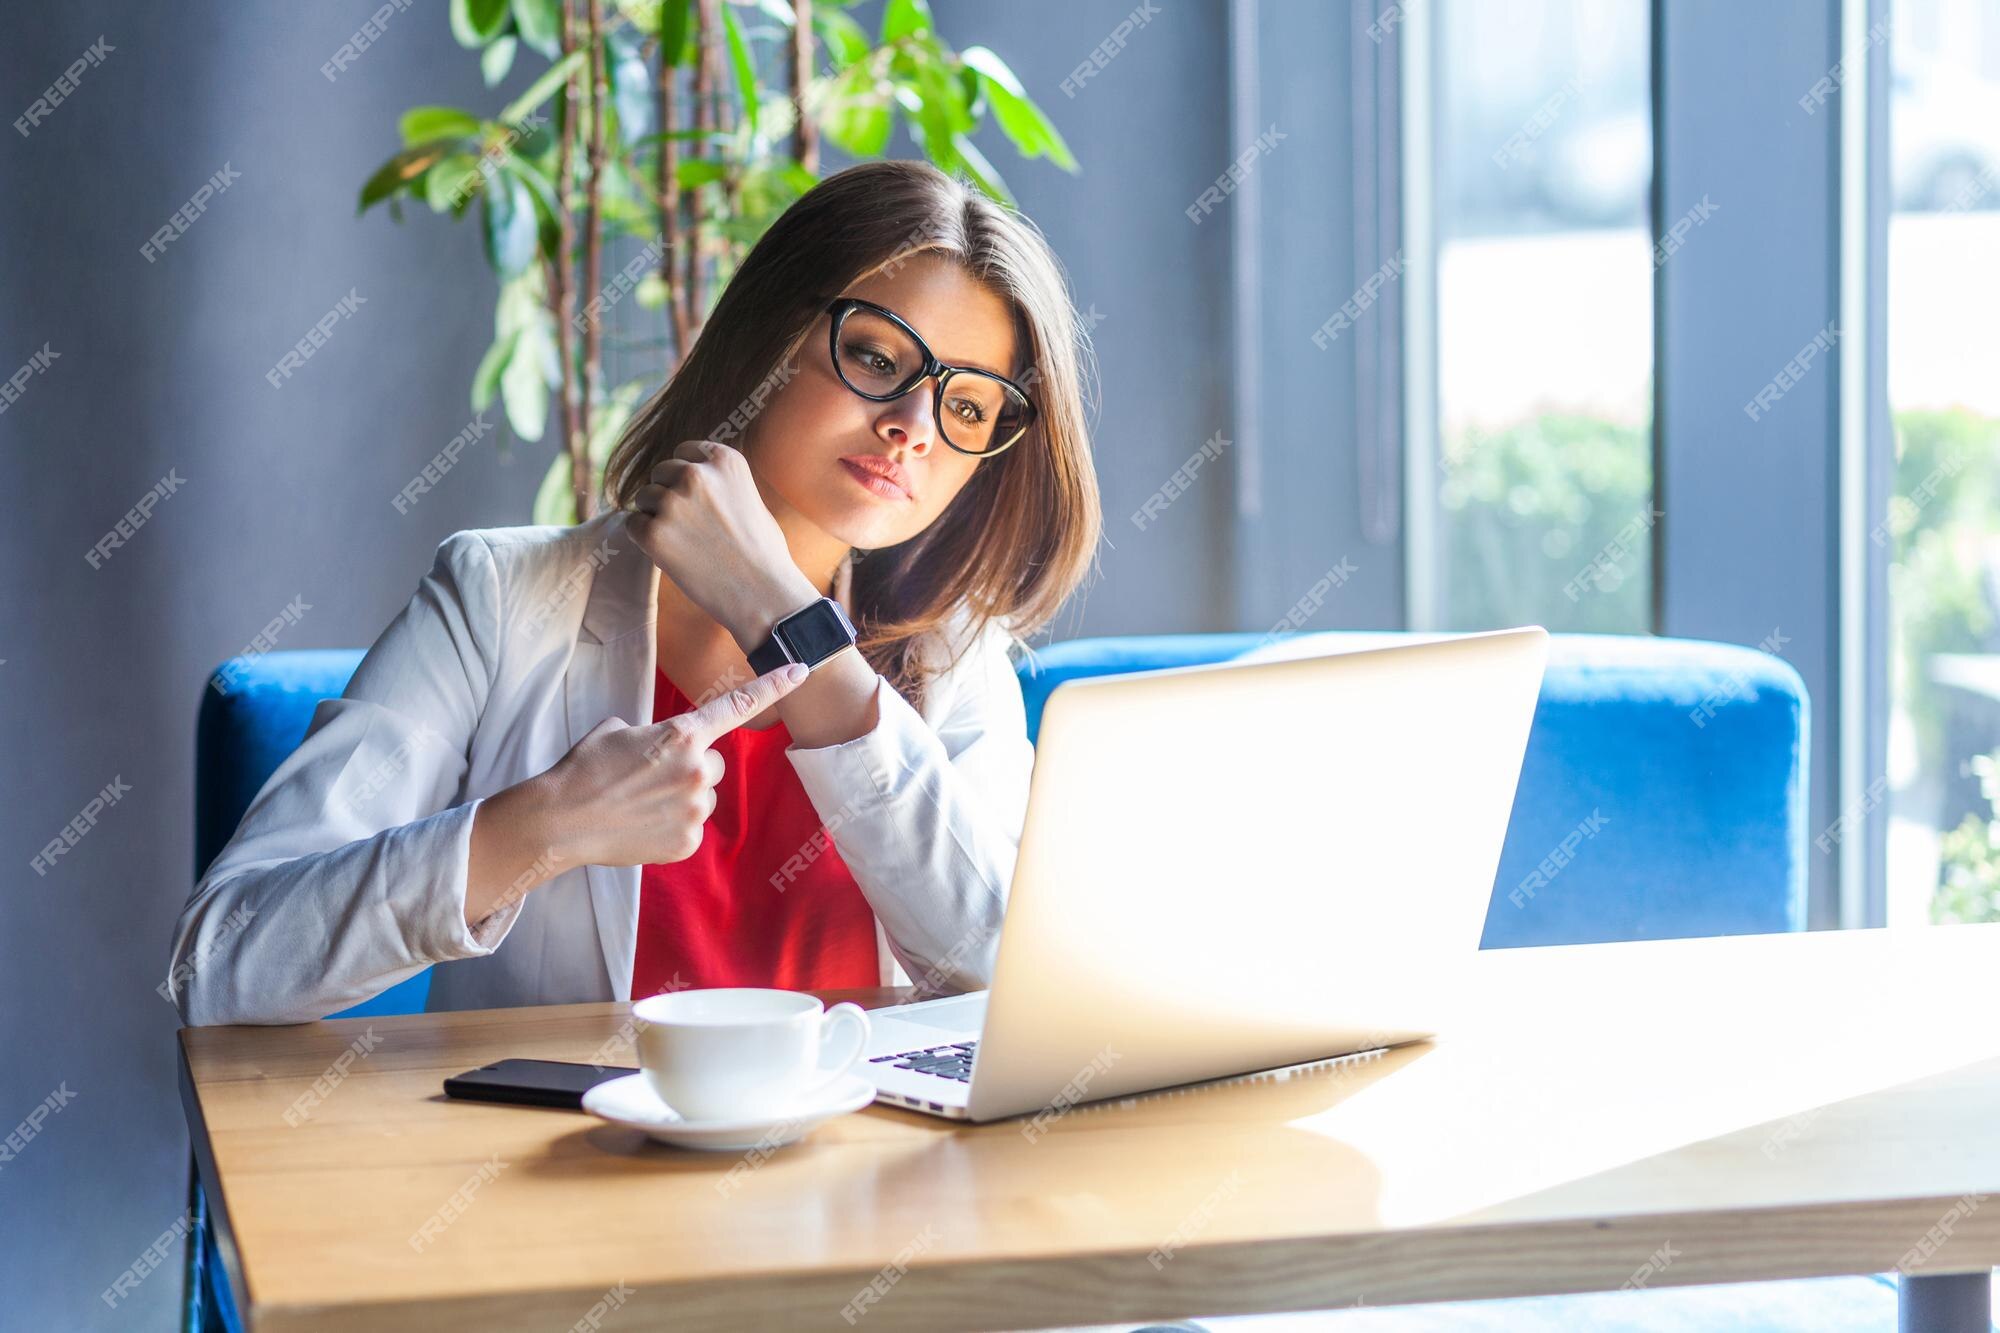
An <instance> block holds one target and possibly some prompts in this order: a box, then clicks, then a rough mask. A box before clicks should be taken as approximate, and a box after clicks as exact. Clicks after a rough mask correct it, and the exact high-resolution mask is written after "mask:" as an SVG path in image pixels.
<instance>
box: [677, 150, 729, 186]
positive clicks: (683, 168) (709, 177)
mask: <svg viewBox="0 0 2000 1333" xmlns="http://www.w3.org/2000/svg"><path fill="white" fill-rule="evenodd" d="M728 174H729V168H728V167H726V166H724V165H723V164H722V163H720V162H718V161H716V160H715V159H714V158H712V157H689V158H683V159H682V160H680V161H679V162H676V163H674V179H675V180H677V181H679V182H680V183H681V188H682V189H693V188H694V187H695V186H697V185H711V184H713V183H715V182H716V181H719V180H721V179H723V178H724V177H725V176H727V175H728Z"/></svg>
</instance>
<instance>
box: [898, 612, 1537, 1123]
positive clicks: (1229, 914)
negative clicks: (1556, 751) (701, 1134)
mask: <svg viewBox="0 0 2000 1333" xmlns="http://www.w3.org/2000/svg"><path fill="white" fill-rule="evenodd" d="M1324 642H1325V641H1324V640H1318V641H1316V640H1315V639H1314V638H1311V637H1304V638H1299V639H1289V640H1278V641H1274V643H1272V644H1270V645H1267V646H1266V647H1265V648H1263V649H1261V650H1260V651H1259V652H1257V653H1256V654H1253V655H1252V656H1251V657H1249V658H1243V659H1238V660H1236V661H1232V662H1226V663H1221V664H1217V665H1213V666H1194V667H1174V668H1169V669H1166V670H1160V671H1146V672H1139V673H1135V674H1128V675H1118V676H1099V677H1095V678H1090V679H1082V680H1072V681H1066V682H1064V683H1063V684H1061V685H1059V686H1057V687H1056V689H1055V690H1054V691H1053V692H1051V694H1050V695H1049V698H1048V702H1047V706H1046V708H1045V710H1044V712H1043V714H1042V727H1041V735H1040V738H1039V740H1038V742H1037V744H1036V753H1035V766H1034V774H1033V777H1032V780H1031V783H1030V787H1029V797H1028V813H1027V820H1026V823H1025V825H1024V827H1023V829H1022V833H1021V846H1020V855H1019V858H1018V860H1017V861H1016V863H1015V867H1014V878H1013V883H1012V887H1011V888H1010V890H1009V897H1008V905H1007V913H1006V919H1005V923H1004V925H1003V927H1002V929H1001V935H1000V942H999V951H998V957H997V960H996V962H995V966H994V972H993V980H992V985H991V987H990V988H989V989H987V990H983V991H975V992H972V993H969V994H965V995H955V996H949V997H946V998H943V999H935V1000H926V1001H923V1002H920V1003H915V1004H907V1005H896V1006H891V1007H888V1008H884V1009H877V1010H874V1011H873V1012H871V1013H870V1015H869V1019H870V1023H871V1025H872V1028H873V1034H872V1037H871V1040H870V1044H869V1049H868V1060H867V1062H866V1063H864V1064H863V1065H862V1066H861V1069H862V1071H864V1072H865V1073H866V1074H867V1075H868V1076H869V1078H870V1079H871V1080H872V1081H873V1082H874V1084H875V1089H876V1100H877V1101H879V1102H884V1103H887V1104H890V1105H894V1106H901V1107H907V1108H910V1109H912V1110H917V1111H922V1112H925V1113H927V1114H930V1115H937V1116H945V1117H949V1118H952V1119H962V1120H996V1119H1001V1118H1005V1117H1008V1116H1015V1115H1022V1114H1025V1113H1029V1112H1039V1111H1048V1110H1062V1109H1066V1108H1067V1107H1069V1106H1072V1105H1078V1104H1082V1103H1085V1102H1093V1101H1100V1100H1103V1099H1106V1098H1113V1097H1127V1096H1131V1095H1133V1094H1136V1093H1141V1092H1152V1091H1156V1090H1160V1089H1164V1088H1169V1087H1178V1086H1181V1085H1185V1084H1191V1083H1201V1082H1207V1081H1211V1080H1216V1079H1226V1078H1230V1077H1235V1076H1240V1075H1244V1074H1251V1073H1257V1072H1260V1071H1265V1070H1272V1069H1278V1068H1284V1067H1288V1066H1293V1065H1300V1064H1310V1063H1314V1062H1317V1061H1322V1060H1327V1059H1331V1058H1334V1057H1338V1056H1344V1055H1351V1054H1354V1053H1357V1052H1360V1051H1366V1050H1373V1049H1376V1048H1378V1047H1384V1046H1394V1045H1400V1044H1402V1043H1404V1042H1409V1041H1416V1040H1421V1039H1423V1038H1425V1037H1430V1036H1435V1035H1437V1034H1438V1033H1439V1032H1440V1031H1441V1030H1443V1029H1444V1028H1446V1027H1448V1026H1449V1024H1450V1021H1451V1016H1452V1013H1453V1012H1454V1010H1455V1008H1456V1007H1457V1005H1458V1004H1460V1003H1462V1000H1461V996H1460V989H1461V986H1460V983H1462V981H1463V980H1464V977H1465V974H1466V973H1467V972H1468V971H1469V970H1470V964H1471V963H1472V961H1473V958H1474V955H1475V953H1476V952H1477V950H1478V948H1479V940H1480V936H1481V934H1482V932H1483V930H1484V926H1485V921H1486V913H1487V905H1488V901H1489V899H1490V897H1491V894H1492V890H1493V882H1494V876H1495V874H1496V873H1497V871H1498V869H1499V861H1500V848H1501V843H1502V841H1503V839H1504V837H1505V835H1506V831H1507V819H1508V815H1509V813H1510V812H1511V811H1512V809H1513V804H1514V789H1515V785H1516V782H1517V780H1518V779H1519V777H1520V769H1521V759H1522V755H1523V753H1524V751H1525V749H1526V746H1527V740H1528V728H1529V724H1530V723H1531V721H1532V720H1533V718H1534V712H1535V700H1536V698H1537V696H1538V695H1539V693H1540V689H1541V680H1542V670H1543V667H1544V665H1545V664H1546V661H1547V657H1548V633H1547V631H1545V630H1543V629H1542V628H1540V627H1539V626H1529V627H1526V628H1522V629H1511V630H1500V631H1496V632H1493V633H1488V634H1473V635H1463V636H1451V637H1442V636H1441V637H1438V638H1436V639H1432V640H1428V641H1421V642H1415V643H1412V642H1409V641H1407V640H1399V642H1398V643H1397V644H1396V645H1395V646H1390V647H1382V648H1363V649H1359V650H1350V651H1334V652H1328V651H1326V649H1325V647H1324Z"/></svg>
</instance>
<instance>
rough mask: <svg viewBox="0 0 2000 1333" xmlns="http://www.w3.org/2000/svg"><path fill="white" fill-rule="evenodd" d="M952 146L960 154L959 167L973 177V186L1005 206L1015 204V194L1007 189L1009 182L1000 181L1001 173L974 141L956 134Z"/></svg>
mask: <svg viewBox="0 0 2000 1333" xmlns="http://www.w3.org/2000/svg"><path fill="white" fill-rule="evenodd" d="M951 146H952V148H953V149H954V150H955V151H956V152H957V154H958V165H959V166H961V167H963V168H964V169H965V174H966V175H968V176H970V177H972V182H973V184H975V185H977V186H978V187H979V188H980V189H981V190H984V191H985V192H986V193H987V194H988V195H989V196H990V197H992V198H994V199H997V200H999V201H1000V202H1001V203H1003V204H1011V203H1013V202H1014V196H1013V194H1012V193H1011V192H1009V190H1008V189H1007V182H1006V181H1004V180H1001V179H1000V173H999V172H997V171H995V170H994V169H993V164H992V163H991V162H988V161H987V160H986V154H984V153H982V152H980V151H979V149H978V148H977V147H975V146H974V145H973V142H972V140H970V139H968V138H966V137H965V136H964V135H963V134H956V135H953V136H952V140H951Z"/></svg>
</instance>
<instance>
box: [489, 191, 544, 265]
mask: <svg viewBox="0 0 2000 1333" xmlns="http://www.w3.org/2000/svg"><path fill="white" fill-rule="evenodd" d="M480 216H481V217H482V218H483V220H484V221H485V223H486V228H485V231H486V262H487V263H489V264H491V265H492V266H493V271H494V272H495V273H498V274H499V275H500V276H501V277H503V278H511V277H513V276H514V275H515V274H517V273H519V272H521V270H523V269H525V268H527V267H528V265H530V264H532V263H534V262H535V256H536V254H538V253H539V247H540V242H541V231H540V228H539V227H538V226H537V222H536V218H535V201H534V198H533V196H531V195H530V194H529V193H528V187H527V186H525V185H523V184H522V183H521V178H520V177H519V176H516V175H515V174H514V173H512V172H509V171H503V172H499V173H497V174H496V175H495V177H494V179H493V182H492V185H491V188H489V189H488V190H487V191H486V194H485V199H484V200H483V202H482V205H481V208H480Z"/></svg>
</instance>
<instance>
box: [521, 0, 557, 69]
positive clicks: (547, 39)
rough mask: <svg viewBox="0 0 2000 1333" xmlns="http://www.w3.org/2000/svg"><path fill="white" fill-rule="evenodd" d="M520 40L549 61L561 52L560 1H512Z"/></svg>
mask: <svg viewBox="0 0 2000 1333" xmlns="http://www.w3.org/2000/svg"><path fill="white" fill-rule="evenodd" d="M513 5H514V26H515V27H516V28H518V29H519V30H520V32H521V40H522V41H524V42H526V43H527V44H528V45H529V46H531V47H533V48H534V49H535V50H537V51H539V52H541V53H542V54H543V55H544V56H546V57H547V58H548V59H550V60H554V59H555V58H556V52H558V51H560V50H562V0H513Z"/></svg>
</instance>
